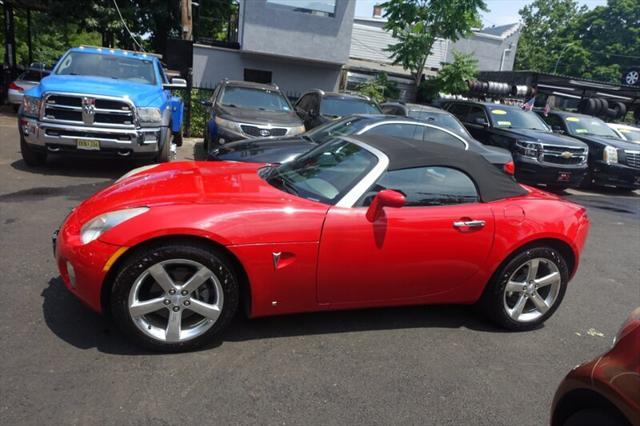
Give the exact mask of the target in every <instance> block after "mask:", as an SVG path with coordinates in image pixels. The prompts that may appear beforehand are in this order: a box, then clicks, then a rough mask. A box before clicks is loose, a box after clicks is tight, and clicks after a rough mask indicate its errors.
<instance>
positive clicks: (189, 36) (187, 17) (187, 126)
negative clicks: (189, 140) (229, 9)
mask: <svg viewBox="0 0 640 426" xmlns="http://www.w3.org/2000/svg"><path fill="white" fill-rule="evenodd" d="M192 10H193V9H192V5H191V0H180V24H181V26H182V40H186V41H193V17H192ZM191 73H192V70H191V67H188V68H187V69H186V70H184V74H185V75H184V77H185V79H186V80H187V93H186V96H185V98H186V99H185V106H186V108H185V111H184V125H183V129H184V135H185V136H186V137H190V136H191V89H192V87H193V83H192V75H191Z"/></svg>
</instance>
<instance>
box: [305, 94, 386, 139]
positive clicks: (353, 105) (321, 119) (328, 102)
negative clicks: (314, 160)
mask: <svg viewBox="0 0 640 426" xmlns="http://www.w3.org/2000/svg"><path fill="white" fill-rule="evenodd" d="M295 108H296V113H297V114H298V116H299V117H300V118H301V119H302V121H303V122H304V127H305V128H306V129H307V130H311V129H313V128H314V127H318V126H319V125H321V124H324V123H327V122H329V121H332V120H335V119H337V118H340V117H346V116H348V115H352V114H382V111H381V110H380V107H379V106H378V104H376V103H375V102H374V101H372V100H371V99H369V98H367V97H366V96H361V95H354V94H347V93H333V92H324V91H322V90H312V91H311V92H308V93H305V94H304V95H302V96H300V98H299V99H298V100H297V101H296V105H295Z"/></svg>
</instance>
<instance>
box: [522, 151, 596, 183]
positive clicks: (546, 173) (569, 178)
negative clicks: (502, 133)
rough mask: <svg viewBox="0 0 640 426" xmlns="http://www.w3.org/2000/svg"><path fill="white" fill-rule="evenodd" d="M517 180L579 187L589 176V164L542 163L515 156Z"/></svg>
mask: <svg viewBox="0 0 640 426" xmlns="http://www.w3.org/2000/svg"><path fill="white" fill-rule="evenodd" d="M513 160H514V162H515V165H516V180H517V181H518V182H523V183H528V184H533V185H538V184H542V185H548V186H563V187H577V186H578V185H580V183H581V182H582V180H583V178H584V177H585V175H586V174H587V171H588V166H587V164H575V165H563V164H551V163H541V162H539V161H538V160H536V159H532V158H529V157H524V156H522V155H517V154H514V155H513Z"/></svg>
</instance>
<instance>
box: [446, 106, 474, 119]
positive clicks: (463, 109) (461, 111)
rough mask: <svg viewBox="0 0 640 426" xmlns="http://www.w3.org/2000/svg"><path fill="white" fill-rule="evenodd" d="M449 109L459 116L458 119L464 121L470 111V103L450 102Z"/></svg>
mask: <svg viewBox="0 0 640 426" xmlns="http://www.w3.org/2000/svg"><path fill="white" fill-rule="evenodd" d="M447 111H449V112H450V113H451V114H453V115H455V116H456V117H458V120H460V121H464V120H463V119H464V116H465V115H466V114H467V111H469V105H465V104H449V108H447Z"/></svg>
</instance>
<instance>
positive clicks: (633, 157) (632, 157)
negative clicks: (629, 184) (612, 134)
mask: <svg viewBox="0 0 640 426" xmlns="http://www.w3.org/2000/svg"><path fill="white" fill-rule="evenodd" d="M624 154H625V156H626V157H627V165H628V166H629V167H633V168H634V169H640V151H625V152H624Z"/></svg>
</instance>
